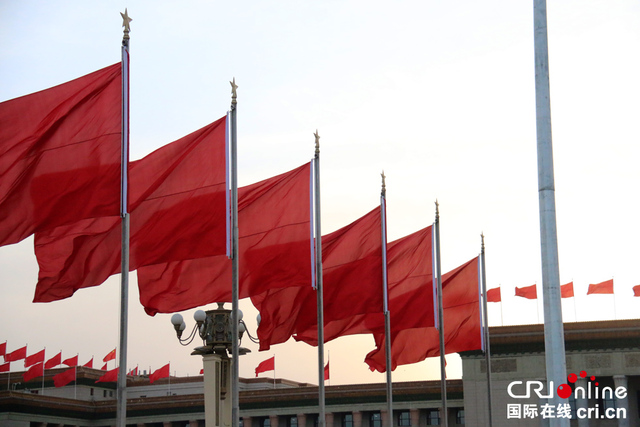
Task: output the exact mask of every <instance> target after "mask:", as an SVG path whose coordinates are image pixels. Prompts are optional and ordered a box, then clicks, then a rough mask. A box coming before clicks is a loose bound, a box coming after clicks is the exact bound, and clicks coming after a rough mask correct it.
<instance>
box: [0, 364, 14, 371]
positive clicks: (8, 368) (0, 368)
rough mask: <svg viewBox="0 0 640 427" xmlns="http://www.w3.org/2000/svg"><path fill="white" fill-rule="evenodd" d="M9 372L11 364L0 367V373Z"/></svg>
mask: <svg viewBox="0 0 640 427" xmlns="http://www.w3.org/2000/svg"><path fill="white" fill-rule="evenodd" d="M10 370H11V362H7V363H4V364H2V365H0V372H9V371H10Z"/></svg>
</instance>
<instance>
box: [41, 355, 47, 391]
mask: <svg viewBox="0 0 640 427" xmlns="http://www.w3.org/2000/svg"><path fill="white" fill-rule="evenodd" d="M44 355H45V357H44V358H43V359H42V394H43V395H44V362H45V360H47V347H45V348H44Z"/></svg>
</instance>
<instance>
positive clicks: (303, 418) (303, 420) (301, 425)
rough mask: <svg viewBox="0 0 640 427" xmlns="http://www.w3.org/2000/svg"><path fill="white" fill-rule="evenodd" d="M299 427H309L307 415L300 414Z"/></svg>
mask: <svg viewBox="0 0 640 427" xmlns="http://www.w3.org/2000/svg"><path fill="white" fill-rule="evenodd" d="M244 427H247V426H244ZM298 427H307V414H298Z"/></svg>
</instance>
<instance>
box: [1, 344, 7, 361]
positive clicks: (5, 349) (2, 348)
mask: <svg viewBox="0 0 640 427" xmlns="http://www.w3.org/2000/svg"><path fill="white" fill-rule="evenodd" d="M5 354H7V342H6V341H5V342H3V343H2V344H0V356H2V358H3V359H4V355H5Z"/></svg>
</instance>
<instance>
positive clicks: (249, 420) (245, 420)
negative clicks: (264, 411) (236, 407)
mask: <svg viewBox="0 0 640 427" xmlns="http://www.w3.org/2000/svg"><path fill="white" fill-rule="evenodd" d="M252 423H253V419H252V418H251V417H242V425H243V426H244V427H251V425H252Z"/></svg>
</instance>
